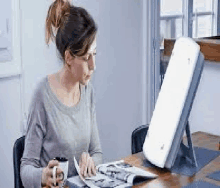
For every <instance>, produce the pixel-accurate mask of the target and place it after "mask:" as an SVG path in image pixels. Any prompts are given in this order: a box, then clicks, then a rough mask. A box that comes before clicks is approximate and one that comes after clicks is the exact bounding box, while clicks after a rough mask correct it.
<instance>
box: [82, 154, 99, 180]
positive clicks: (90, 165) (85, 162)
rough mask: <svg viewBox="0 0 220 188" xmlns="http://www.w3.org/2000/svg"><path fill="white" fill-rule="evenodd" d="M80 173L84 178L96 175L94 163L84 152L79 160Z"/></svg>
mask: <svg viewBox="0 0 220 188" xmlns="http://www.w3.org/2000/svg"><path fill="white" fill-rule="evenodd" d="M79 168H80V174H81V175H82V176H83V177H84V178H85V177H87V176H89V177H91V176H93V175H96V168H95V163H94V161H93V159H92V157H90V155H89V154H88V153H86V152H83V153H82V155H81V158H80V161H79Z"/></svg>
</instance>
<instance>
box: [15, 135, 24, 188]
mask: <svg viewBox="0 0 220 188" xmlns="http://www.w3.org/2000/svg"><path fill="white" fill-rule="evenodd" d="M24 143H25V136H22V137H20V138H18V139H17V140H16V141H15V144H14V148H13V163H14V186H15V188H23V185H22V182H21V178H20V165H21V158H22V155H23V151H24Z"/></svg>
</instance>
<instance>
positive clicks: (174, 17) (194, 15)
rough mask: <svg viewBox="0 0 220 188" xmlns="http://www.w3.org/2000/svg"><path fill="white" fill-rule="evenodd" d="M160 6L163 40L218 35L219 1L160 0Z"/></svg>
mask: <svg viewBox="0 0 220 188" xmlns="http://www.w3.org/2000/svg"><path fill="white" fill-rule="evenodd" d="M160 4H161V8H160V11H161V12H160V35H161V38H162V39H163V38H178V37H181V36H188V37H192V38H200V37H208V36H213V35H216V34H217V17H218V15H219V13H218V11H217V10H218V8H217V7H218V0H175V1H173V0H160ZM171 5H172V6H171Z"/></svg>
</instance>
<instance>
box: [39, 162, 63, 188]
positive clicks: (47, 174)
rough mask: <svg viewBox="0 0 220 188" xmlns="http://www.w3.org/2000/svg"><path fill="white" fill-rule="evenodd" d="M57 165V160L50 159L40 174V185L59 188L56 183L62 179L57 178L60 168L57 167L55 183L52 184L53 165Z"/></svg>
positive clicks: (60, 171) (47, 187)
mask: <svg viewBox="0 0 220 188" xmlns="http://www.w3.org/2000/svg"><path fill="white" fill-rule="evenodd" d="M54 166H59V162H58V161H57V160H50V161H49V163H48V165H47V166H46V167H45V168H44V169H43V172H42V176H41V186H42V187H46V188H49V187H55V188H59V186H58V183H61V182H62V181H61V180H60V179H59V178H57V177H59V175H60V174H61V173H62V169H61V168H59V167H58V168H57V177H56V185H54V179H53V167H54Z"/></svg>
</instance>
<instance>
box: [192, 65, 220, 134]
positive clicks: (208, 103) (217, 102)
mask: <svg viewBox="0 0 220 188" xmlns="http://www.w3.org/2000/svg"><path fill="white" fill-rule="evenodd" d="M219 83H220V62H217V63H216V62H210V61H205V66H204V70H203V73H202V77H201V80H200V84H199V87H198V90H197V94H196V97H195V100H194V103H193V106H192V111H191V113H190V118H189V122H190V127H191V129H192V132H196V131H203V132H208V133H211V134H214V135H219V136H220V115H219V107H220V99H219V96H220V87H219Z"/></svg>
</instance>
